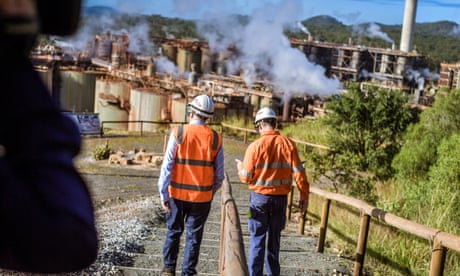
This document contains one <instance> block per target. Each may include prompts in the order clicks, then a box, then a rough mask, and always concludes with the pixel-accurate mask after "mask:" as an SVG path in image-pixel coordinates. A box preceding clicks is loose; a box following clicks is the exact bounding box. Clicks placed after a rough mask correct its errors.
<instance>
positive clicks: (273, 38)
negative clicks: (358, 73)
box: [197, 0, 340, 98]
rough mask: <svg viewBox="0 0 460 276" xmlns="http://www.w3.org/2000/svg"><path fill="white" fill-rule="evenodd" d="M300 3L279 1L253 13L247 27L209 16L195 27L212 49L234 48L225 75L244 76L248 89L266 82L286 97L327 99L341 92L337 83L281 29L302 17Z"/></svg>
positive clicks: (298, 0) (296, 0)
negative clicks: (310, 60) (293, 46)
mask: <svg viewBox="0 0 460 276" xmlns="http://www.w3.org/2000/svg"><path fill="white" fill-rule="evenodd" d="M301 9H302V2H301V1H300V0H287V1H281V3H280V4H278V5H275V4H271V5H268V4H267V5H265V6H264V7H262V8H260V9H258V10H255V11H254V12H253V14H252V15H251V16H250V17H249V22H247V24H242V23H241V22H240V21H238V19H237V18H236V17H232V16H225V17H223V16H219V17H215V16H210V15H208V17H207V19H208V20H206V21H199V22H198V24H197V25H198V27H199V30H200V31H201V33H202V35H203V36H205V38H206V40H207V41H208V42H209V46H210V48H211V49H213V50H216V51H222V50H225V49H227V48H228V46H229V45H234V46H235V48H236V49H237V54H236V55H233V56H230V57H229V60H231V62H230V63H227V65H228V64H230V65H231V66H230V68H229V67H227V71H228V73H236V72H238V70H239V69H242V70H243V72H244V80H245V81H246V85H248V86H249V87H250V86H251V85H252V83H253V82H254V81H255V80H257V79H264V78H265V79H269V80H271V82H272V83H273V85H274V86H275V87H276V88H277V89H279V90H281V91H283V92H284V93H285V96H286V97H288V98H289V97H290V96H292V95H294V94H296V95H300V94H317V95H320V96H327V95H331V94H335V93H337V92H338V90H339V89H340V82H339V80H338V79H329V78H327V77H326V76H325V75H324V72H325V69H324V68H323V67H322V66H319V65H315V64H313V63H311V62H309V61H308V59H307V58H306V56H305V54H304V53H302V52H301V51H300V50H298V49H297V48H292V47H291V45H290V42H289V40H288V38H287V37H286V36H285V35H284V33H283V28H284V26H286V25H288V24H289V23H291V24H292V21H293V20H295V19H296V16H297V15H300V14H301Z"/></svg>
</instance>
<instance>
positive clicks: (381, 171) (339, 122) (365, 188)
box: [325, 84, 418, 201]
mask: <svg viewBox="0 0 460 276" xmlns="http://www.w3.org/2000/svg"><path fill="white" fill-rule="evenodd" d="M408 101H409V99H408V97H407V96H406V95H404V94H403V93H402V92H400V91H392V90H388V89H383V88H377V87H371V88H369V90H368V91H363V90H361V89H360V88H359V86H358V85H357V84H352V85H350V87H348V89H347V93H345V94H342V95H338V96H336V97H334V98H332V100H331V101H330V102H329V103H328V104H327V109H328V110H330V111H331V112H330V113H328V115H327V116H326V117H325V121H326V124H327V125H328V128H329V130H330V133H329V135H328V140H329V142H328V144H329V146H330V147H332V148H333V149H334V154H335V156H334V166H335V168H334V170H335V171H336V172H341V173H340V174H337V175H340V176H341V177H344V180H343V182H342V183H343V184H345V188H346V192H348V193H350V194H351V195H353V196H358V197H360V198H362V199H364V200H367V201H374V200H375V197H374V196H373V182H374V181H375V180H382V179H388V178H389V177H391V176H392V174H393V170H392V167H391V161H392V160H393V157H394V156H395V155H396V154H397V153H398V152H399V149H400V146H401V144H402V135H403V133H404V131H405V130H406V127H407V126H408V125H409V124H410V123H411V122H414V121H415V120H416V119H417V115H418V113H417V111H416V109H414V108H412V107H410V106H409V105H408Z"/></svg>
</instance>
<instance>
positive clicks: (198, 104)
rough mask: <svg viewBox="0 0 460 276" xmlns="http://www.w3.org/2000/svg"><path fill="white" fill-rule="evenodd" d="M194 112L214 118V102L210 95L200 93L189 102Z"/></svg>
mask: <svg viewBox="0 0 460 276" xmlns="http://www.w3.org/2000/svg"><path fill="white" fill-rule="evenodd" d="M188 106H190V108H191V110H192V112H193V113H195V114H198V115H200V116H203V117H205V118H212V116H213V115H214V102H213V101H212V99H211V97H209V96H208V95H198V96H196V97H195V98H194V99H193V100H192V101H191V102H190V103H189V104H188Z"/></svg>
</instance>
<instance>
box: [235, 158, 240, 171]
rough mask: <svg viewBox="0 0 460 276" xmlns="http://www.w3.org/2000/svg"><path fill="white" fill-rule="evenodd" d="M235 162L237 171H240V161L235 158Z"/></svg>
mask: <svg viewBox="0 0 460 276" xmlns="http://www.w3.org/2000/svg"><path fill="white" fill-rule="evenodd" d="M235 162H236V168H237V169H238V171H241V166H242V165H241V164H242V161H241V160H240V159H235Z"/></svg>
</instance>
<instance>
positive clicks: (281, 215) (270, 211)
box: [248, 192, 287, 276]
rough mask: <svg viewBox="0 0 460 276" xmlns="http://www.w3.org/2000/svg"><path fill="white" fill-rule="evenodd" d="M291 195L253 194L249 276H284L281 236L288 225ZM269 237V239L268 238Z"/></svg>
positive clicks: (250, 219)
mask: <svg viewBox="0 0 460 276" xmlns="http://www.w3.org/2000/svg"><path fill="white" fill-rule="evenodd" d="M286 205H287V196H285V195H283V196H278V195H262V194H258V193H255V192H251V200H250V206H249V208H250V218H249V221H248V228H249V233H250V245H249V275H250V276H262V275H263V268H264V260H265V270H266V275H280V263H279V252H280V237H281V231H282V230H283V229H284V227H285V225H286ZM267 236H268V239H267Z"/></svg>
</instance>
